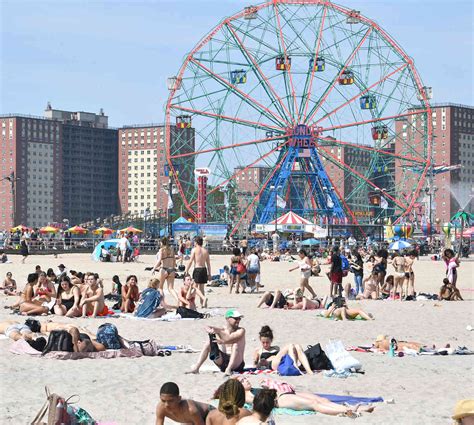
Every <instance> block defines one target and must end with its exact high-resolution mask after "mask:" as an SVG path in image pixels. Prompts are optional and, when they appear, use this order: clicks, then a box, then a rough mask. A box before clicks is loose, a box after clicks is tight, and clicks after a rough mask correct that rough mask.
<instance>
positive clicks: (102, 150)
mask: <svg viewBox="0 0 474 425" xmlns="http://www.w3.org/2000/svg"><path fill="white" fill-rule="evenodd" d="M107 122H108V118H107V117H106V116H105V115H104V114H103V113H100V114H99V115H96V114H93V113H87V112H69V111H60V110H54V109H52V108H51V106H50V105H48V107H47V109H46V111H45V117H35V116H29V115H19V114H11V115H2V116H0V123H1V129H2V133H1V144H2V149H1V151H0V159H1V166H2V169H1V174H0V179H2V181H1V182H0V228H1V229H9V228H10V227H12V226H13V225H15V224H24V225H27V226H32V227H39V226H44V225H46V224H47V223H52V222H62V221H63V220H64V219H67V220H69V223H71V224H77V223H80V222H84V221H87V220H91V219H95V218H97V217H105V216H107V215H111V214H115V213H116V212H117V208H118V199H117V159H118V155H117V151H118V149H117V131H116V130H114V129H109V128H107ZM12 173H13V175H14V177H15V179H14V180H15V185H14V189H15V194H14V196H13V194H12V191H11V189H12V185H11V182H10V181H9V180H7V179H5V177H7V176H11V175H12ZM13 198H14V205H13ZM13 214H15V217H13Z"/></svg>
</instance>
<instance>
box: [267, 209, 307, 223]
mask: <svg viewBox="0 0 474 425" xmlns="http://www.w3.org/2000/svg"><path fill="white" fill-rule="evenodd" d="M269 224H275V220H273V221H270V223H269ZM276 224H313V223H311V221H309V220H306V219H305V218H303V217H300V216H299V215H298V214H295V213H294V212H293V211H289V212H287V213H286V214H283V215H282V216H281V217H278V218H277V223H276Z"/></svg>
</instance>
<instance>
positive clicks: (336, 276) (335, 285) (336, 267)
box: [328, 245, 343, 297]
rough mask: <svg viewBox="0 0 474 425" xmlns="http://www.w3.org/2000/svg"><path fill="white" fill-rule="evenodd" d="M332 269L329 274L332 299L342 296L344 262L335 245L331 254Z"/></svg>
mask: <svg viewBox="0 0 474 425" xmlns="http://www.w3.org/2000/svg"><path fill="white" fill-rule="evenodd" d="M330 263H331V269H330V270H329V272H328V277H329V280H330V282H331V290H330V294H331V297H334V296H336V295H339V296H341V294H342V277H343V273H342V260H341V256H340V254H339V247H338V246H337V245H335V246H334V247H333V249H332V252H331V258H330Z"/></svg>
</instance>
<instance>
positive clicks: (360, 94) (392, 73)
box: [315, 63, 408, 125]
mask: <svg viewBox="0 0 474 425" xmlns="http://www.w3.org/2000/svg"><path fill="white" fill-rule="evenodd" d="M407 66H408V64H407V63H404V64H403V65H401V66H399V67H398V68H397V69H395V70H393V71H392V72H391V73H390V74H388V75H386V76H385V77H383V78H381V79H380V80H378V81H377V82H375V83H373V84H372V85H370V86H369V87H367V88H366V89H365V90H363V91H361V92H360V93H359V94H357V95H355V96H353V97H351V98H350V99H349V100H347V101H346V102H344V103H343V104H341V105H339V106H338V107H337V108H335V109H333V110H332V111H331V112H329V113H327V114H326V115H324V116H323V117H322V118H320V119H319V120H317V121H316V122H315V124H316V125H317V124H319V123H320V122H321V121H323V120H325V119H326V118H328V117H330V116H331V115H333V114H335V113H336V112H338V111H340V110H341V109H342V108H344V107H345V106H348V105H349V104H351V103H352V102H354V100H356V99H359V98H360V97H361V96H363V95H364V94H366V93H368V92H369V91H370V90H371V89H373V88H374V87H375V86H378V85H379V84H381V83H383V82H384V81H385V80H387V79H389V78H390V77H391V76H392V75H394V74H396V73H397V72H400V71H402V70H403V69H405V68H406V67H407Z"/></svg>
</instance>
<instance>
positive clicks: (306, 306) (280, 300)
mask: <svg viewBox="0 0 474 425" xmlns="http://www.w3.org/2000/svg"><path fill="white" fill-rule="evenodd" d="M292 298H293V300H292ZM263 304H265V305H266V306H267V307H269V308H284V309H289V310H316V309H318V308H321V306H323V305H324V300H322V299H319V298H314V299H309V298H306V297H305V296H303V293H302V291H301V289H300V288H297V289H295V290H286V291H285V292H284V293H283V292H282V291H280V290H279V289H277V290H276V291H275V295H273V294H272V293H271V292H269V291H267V292H265V293H264V294H263V295H262V297H261V298H260V300H259V302H258V304H257V308H259V307H261V306H262V305H263Z"/></svg>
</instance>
